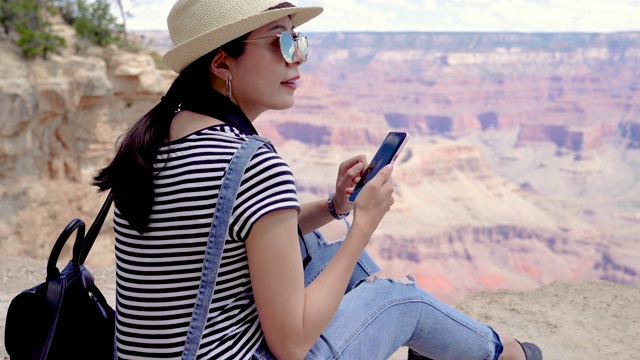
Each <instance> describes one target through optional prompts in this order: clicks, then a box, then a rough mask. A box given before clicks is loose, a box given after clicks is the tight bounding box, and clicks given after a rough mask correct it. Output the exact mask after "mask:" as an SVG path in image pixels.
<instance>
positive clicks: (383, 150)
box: [349, 132, 409, 202]
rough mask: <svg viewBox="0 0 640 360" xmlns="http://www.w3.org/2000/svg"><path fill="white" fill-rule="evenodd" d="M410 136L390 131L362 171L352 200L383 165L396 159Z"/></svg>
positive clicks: (350, 197)
mask: <svg viewBox="0 0 640 360" xmlns="http://www.w3.org/2000/svg"><path fill="white" fill-rule="evenodd" d="M408 136H409V134H407V133H406V132H390V133H389V134H387V137H386V138H385V139H384V141H383V142H382V145H380V148H378V151H377V152H376V154H375V155H374V156H373V159H372V160H371V162H370V163H369V166H368V167H367V168H366V169H365V171H364V172H363V173H362V177H361V178H360V181H358V183H357V184H356V187H355V189H354V190H353V194H351V196H349V201H350V202H353V201H355V199H356V197H357V196H358V194H359V193H360V190H362V187H363V186H364V185H365V184H366V183H367V182H369V180H371V179H373V178H374V177H375V176H376V174H377V173H378V171H380V170H381V169H382V168H383V167H385V166H386V165H387V164H389V163H391V162H393V161H394V160H395V159H396V157H397V156H398V153H399V152H400V150H402V147H403V146H404V143H405V142H406V140H407V137H408Z"/></svg>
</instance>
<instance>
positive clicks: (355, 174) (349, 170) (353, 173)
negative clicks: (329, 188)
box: [336, 155, 367, 194]
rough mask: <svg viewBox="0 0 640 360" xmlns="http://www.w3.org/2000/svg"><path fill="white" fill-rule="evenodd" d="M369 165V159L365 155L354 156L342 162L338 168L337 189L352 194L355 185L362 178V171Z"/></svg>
mask: <svg viewBox="0 0 640 360" xmlns="http://www.w3.org/2000/svg"><path fill="white" fill-rule="evenodd" d="M366 165H367V159H366V157H365V156H364V155H358V156H354V157H352V158H350V159H348V160H345V161H343V162H342V163H341V164H340V168H339V170H338V179H337V182H336V191H337V192H343V191H344V192H345V193H347V194H350V193H351V192H352V191H353V187H354V186H355V185H356V184H357V183H358V181H359V180H360V176H362V172H363V171H364V169H365V167H366Z"/></svg>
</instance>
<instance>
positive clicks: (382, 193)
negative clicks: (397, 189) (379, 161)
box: [353, 165, 395, 236]
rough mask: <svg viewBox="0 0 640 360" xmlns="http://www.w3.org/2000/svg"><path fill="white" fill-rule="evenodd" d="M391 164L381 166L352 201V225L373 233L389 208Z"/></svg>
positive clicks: (390, 198)
mask: <svg viewBox="0 0 640 360" xmlns="http://www.w3.org/2000/svg"><path fill="white" fill-rule="evenodd" d="M392 172H393V165H387V166H385V167H383V168H382V169H381V170H380V171H379V172H378V174H377V175H376V176H375V177H374V178H373V179H371V181H369V182H368V183H367V184H366V185H365V186H364V187H363V188H362V190H361V191H360V194H358V197H357V198H356V200H355V202H354V208H355V210H354V219H353V226H354V227H356V226H358V227H360V226H362V229H363V230H365V231H366V232H367V233H369V236H370V235H372V234H373V232H374V231H375V229H376V228H377V227H378V225H379V224H380V221H382V218H383V217H384V216H385V214H386V213H387V212H388V211H389V209H391V205H393V203H394V201H395V200H394V199H393V181H392V179H391V173H392Z"/></svg>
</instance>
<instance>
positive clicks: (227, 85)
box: [224, 77, 232, 100]
mask: <svg viewBox="0 0 640 360" xmlns="http://www.w3.org/2000/svg"><path fill="white" fill-rule="evenodd" d="M224 85H225V89H226V90H227V97H228V98H229V100H231V95H232V94H231V78H230V77H228V78H227V81H226V82H225V84H224Z"/></svg>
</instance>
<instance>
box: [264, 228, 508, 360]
mask: <svg viewBox="0 0 640 360" xmlns="http://www.w3.org/2000/svg"><path fill="white" fill-rule="evenodd" d="M305 240H306V243H307V247H308V249H309V252H310V253H311V256H312V260H311V262H310V263H309V265H308V266H307V268H306V269H305V285H308V284H310V283H311V281H313V279H315V278H316V277H317V276H318V274H320V272H321V271H322V269H324V267H325V266H326V265H327V263H328V262H329V260H331V258H332V257H333V255H334V254H335V253H336V251H337V249H338V248H339V247H340V244H341V242H332V243H327V242H326V241H325V240H324V238H323V237H322V234H320V232H317V231H316V232H313V233H311V234H308V235H306V236H305ZM301 250H302V251H303V257H304V255H305V254H304V246H303V245H302V243H301ZM377 271H379V267H378V265H376V263H375V262H374V261H373V260H372V259H371V258H370V257H369V255H368V254H367V253H366V252H363V254H362V256H361V257H360V260H359V261H358V265H357V266H356V268H355V269H354V271H353V274H352V276H351V280H350V282H349V286H348V288H347V292H346V294H345V296H344V298H343V299H342V302H341V303H340V306H339V307H338V311H337V312H336V314H335V316H334V317H333V320H331V322H330V323H329V326H327V328H326V329H325V331H324V332H323V333H322V335H320V338H318V340H317V341H316V342H315V344H313V346H312V347H311V349H310V350H309V353H308V354H307V356H306V357H305V359H349V360H351V359H380V360H384V359H388V358H389V357H390V356H391V355H392V354H393V353H394V352H396V350H398V348H400V347H401V346H407V347H410V348H412V349H414V350H415V351H417V352H419V353H421V354H423V355H425V356H428V357H429V358H431V359H437V360H440V359H455V360H467V359H469V360H472V359H473V360H475V359H477V360H481V359H498V357H499V356H500V354H501V353H502V344H501V342H500V338H499V336H498V334H497V333H495V332H494V331H493V329H491V328H490V327H489V326H487V325H485V324H482V323H479V322H478V321H476V320H474V319H472V318H470V317H469V316H467V315H465V314H463V313H462V312H460V311H458V310H456V309H454V308H452V307H450V306H448V305H446V304H443V303H442V302H440V301H438V300H437V299H436V298H434V297H433V296H432V295H430V294H428V293H427V292H425V291H424V290H422V289H420V288H419V287H418V286H417V285H416V283H415V281H413V280H412V279H411V278H410V277H409V281H398V280H394V279H388V278H378V277H377V276H375V275H374V273H375V272H377ZM269 356H270V354H269V352H268V348H267V346H266V343H263V345H262V346H261V348H260V349H258V351H257V352H256V356H255V358H257V359H269V358H270V357H269Z"/></svg>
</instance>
